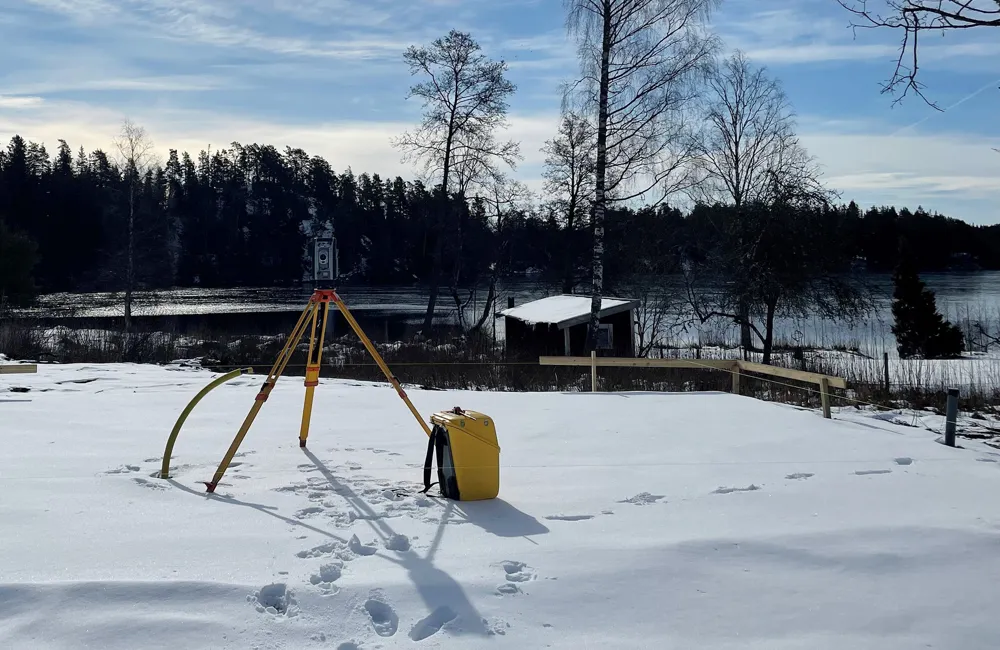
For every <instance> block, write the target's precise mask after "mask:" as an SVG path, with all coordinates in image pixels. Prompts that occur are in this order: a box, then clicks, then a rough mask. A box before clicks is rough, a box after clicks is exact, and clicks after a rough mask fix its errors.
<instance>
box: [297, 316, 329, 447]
mask: <svg viewBox="0 0 1000 650" xmlns="http://www.w3.org/2000/svg"><path fill="white" fill-rule="evenodd" d="M320 309H322V310H323V313H322V316H320V314H319V311H320ZM329 314H330V303H329V302H324V303H323V306H322V308H320V307H317V308H316V311H314V312H313V319H312V336H311V338H310V339H309V358H308V361H306V380H305V387H306V401H305V404H304V405H303V407H302V427H301V428H300V429H299V447H305V446H306V438H308V437H309V422H310V420H311V419H312V407H313V393H314V392H315V390H316V386H318V385H319V370H320V363H321V362H322V360H323V339H324V338H325V337H326V323H327V318H328V317H329ZM317 317H318V318H319V320H320V326H319V328H320V329H319V339H317V338H316V319H317Z"/></svg>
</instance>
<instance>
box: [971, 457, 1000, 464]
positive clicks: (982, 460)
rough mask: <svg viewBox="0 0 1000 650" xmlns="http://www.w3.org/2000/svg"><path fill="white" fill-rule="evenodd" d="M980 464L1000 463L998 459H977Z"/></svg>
mask: <svg viewBox="0 0 1000 650" xmlns="http://www.w3.org/2000/svg"><path fill="white" fill-rule="evenodd" d="M976 460H977V461H979V462H980V463H997V462H1000V461H998V460H997V459H996V458H977V459H976Z"/></svg>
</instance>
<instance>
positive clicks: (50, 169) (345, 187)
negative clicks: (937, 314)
mask: <svg viewBox="0 0 1000 650" xmlns="http://www.w3.org/2000/svg"><path fill="white" fill-rule="evenodd" d="M127 178H128V175H127V174H126V173H125V171H124V170H123V169H122V168H121V166H120V165H119V164H118V163H117V162H116V161H115V160H114V159H113V157H112V156H111V155H109V154H108V153H107V152H105V151H102V150H97V151H93V152H89V153H88V152H86V151H84V150H83V149H82V148H81V149H79V150H78V151H77V152H75V153H74V152H73V151H72V149H71V148H70V146H69V145H68V144H67V143H66V142H65V141H63V140H60V141H59V146H58V148H57V149H56V151H55V153H54V155H51V154H50V153H49V152H48V151H47V150H46V148H45V146H44V145H43V144H39V143H34V142H26V141H25V140H24V139H22V138H21V137H19V136H14V137H13V138H12V139H11V141H10V143H9V145H8V146H7V147H6V149H5V150H4V151H2V152H0V222H2V224H3V226H2V228H3V230H2V231H0V237H2V238H3V241H0V251H2V252H3V257H5V258H7V262H5V263H0V268H3V269H6V268H7V267H8V266H13V265H14V258H15V255H16V254H19V255H21V257H33V258H34V262H35V264H34V265H33V266H32V268H31V272H30V275H31V277H32V279H33V284H34V287H33V289H29V288H28V287H26V286H23V282H22V289H23V290H22V291H18V289H17V286H18V285H17V282H16V281H15V280H14V279H13V278H12V275H13V271H12V270H10V269H8V270H6V271H5V273H6V274H7V276H8V280H7V285H8V286H7V287H6V293H7V294H8V298H10V297H12V296H14V295H15V294H19V293H23V294H25V295H28V294H31V293H33V292H34V291H42V292H49V291H89V290H115V289H119V288H121V287H122V286H123V284H124V282H125V264H126V257H127V250H126V249H127V244H128V242H127V240H128V238H127V236H126V233H127V219H128V216H129V191H128V190H129V188H128V186H127V185H128V182H127ZM498 206H499V208H498ZM440 209H441V204H440V203H439V202H436V199H435V197H434V196H433V193H432V190H431V188H428V187H426V186H425V185H424V184H423V183H422V182H421V181H419V180H405V179H403V178H400V177H395V178H383V177H381V176H379V175H378V174H368V173H361V174H355V173H353V172H352V171H351V170H347V171H342V172H337V171H336V170H334V169H333V168H332V167H331V166H330V164H329V163H328V162H327V161H326V160H324V159H323V158H322V157H320V156H315V155H313V156H311V155H309V154H307V153H306V152H305V151H303V150H301V149H292V148H285V149H284V150H279V149H278V148H276V147H274V146H271V145H258V144H252V145H241V144H238V143H234V144H232V145H231V146H230V147H228V148H225V149H219V150H215V151H212V152H208V151H201V152H199V153H198V155H197V157H192V156H191V155H190V154H189V153H188V152H183V153H178V152H177V151H176V150H171V151H170V154H169V157H168V158H167V160H166V161H165V163H164V164H156V165H152V166H150V167H149V168H148V169H147V170H145V172H144V174H142V176H141V182H140V183H138V185H137V194H136V197H135V204H134V222H135V243H134V245H135V270H134V272H135V279H136V283H137V285H138V286H145V287H150V288H157V287H170V286H182V287H190V286H208V287H232V286H275V285H286V284H292V283H296V282H299V281H301V280H302V278H303V276H304V274H305V273H307V272H308V269H310V268H311V260H310V257H309V241H310V235H309V233H310V232H311V231H312V230H313V229H321V228H322V226H323V224H332V225H333V226H334V229H335V234H336V238H337V244H338V248H339V256H340V260H339V261H340V272H341V275H342V276H345V278H344V279H345V280H346V281H348V282H352V283H353V282H357V283H365V284H372V285H378V284H424V283H426V282H427V281H428V272H429V269H430V266H431V260H430V256H431V254H432V251H433V249H434V247H435V241H434V238H435V237H438V236H440V237H443V238H444V239H446V240H449V239H456V237H455V232H456V231H457V229H458V227H459V222H461V229H462V231H461V241H462V245H461V246H460V247H459V246H457V245H454V244H456V243H457V241H455V242H450V243H451V244H453V245H445V246H443V247H442V250H443V251H444V252H443V256H444V259H443V260H442V262H441V267H442V268H445V269H448V270H449V272H450V271H451V270H452V269H456V272H458V273H460V274H461V276H462V277H463V278H464V282H463V283H462V284H468V283H474V282H476V281H477V280H478V281H481V280H482V279H483V278H484V275H485V274H488V273H489V272H490V270H489V269H488V266H489V265H490V264H491V263H493V262H494V261H496V257H497V251H500V250H502V253H503V260H502V262H503V268H504V271H505V273H507V274H520V273H524V272H525V271H535V272H538V273H540V274H541V275H540V277H541V278H542V279H545V280H550V281H557V282H564V283H565V284H567V286H566V287H565V288H567V289H572V288H573V285H576V284H583V285H585V284H586V282H587V277H588V272H589V263H590V258H589V246H590V240H591V237H590V233H589V232H587V228H586V226H585V225H584V226H581V225H580V223H579V222H578V223H575V224H572V226H570V225H568V224H567V223H566V220H565V218H564V217H563V214H562V211H561V210H560V209H559V207H558V206H557V205H554V204H550V203H546V202H545V201H530V200H525V201H519V202H514V201H511V202H509V204H508V205H503V204H501V203H490V201H489V200H488V197H473V198H471V200H463V199H462V198H460V197H458V196H453V197H451V209H450V210H449V212H452V213H454V214H455V215H457V216H454V217H453V218H454V219H456V220H457V221H456V222H455V224H453V226H452V227H451V228H448V229H444V231H443V232H442V231H441V229H439V228H435V227H433V224H434V221H435V218H436V211H438V210H440ZM726 209H727V208H726V207H724V206H721V205H714V206H709V205H698V206H696V207H695V208H694V209H692V210H691V211H688V212H682V211H680V210H678V209H675V208H672V207H669V206H666V205H663V204H661V205H659V206H657V207H655V208H649V207H647V208H641V207H640V208H625V207H621V206H615V207H613V208H611V209H609V211H608V213H607V215H606V224H605V227H606V242H607V250H606V258H605V265H606V267H607V268H606V271H605V274H606V282H611V283H613V282H614V280H615V278H621V277H625V276H627V275H629V274H634V273H644V272H652V273H673V272H677V271H678V269H679V266H678V265H679V264H680V262H681V261H682V260H683V259H684V258H685V255H687V254H692V252H693V251H697V250H699V249H704V248H706V247H708V248H711V246H712V240H713V238H714V237H718V236H719V234H718V233H719V230H718V229H717V228H714V227H712V224H713V223H714V222H715V221H716V220H717V219H718V218H719V213H720V212H721V211H725V210H726ZM815 210H816V214H815V217H816V219H818V220H820V221H822V222H824V223H825V227H824V234H825V236H826V237H829V238H835V239H836V240H837V241H836V244H837V247H838V248H840V249H841V250H842V251H843V252H844V253H846V254H847V255H848V256H850V257H852V258H855V259H856V260H858V262H859V263H863V265H864V266H866V268H867V270H869V271H877V272H887V271H891V270H892V269H893V268H894V267H895V266H896V264H897V262H898V260H897V255H898V241H899V239H900V237H901V236H902V237H905V239H906V240H907V241H908V242H909V245H910V248H911V250H912V251H913V254H914V261H915V263H916V265H917V268H918V270H920V271H940V270H947V269H951V268H956V266H958V267H960V268H970V267H971V268H983V269H1000V226H975V225H971V224H968V223H965V222H963V221H961V220H959V219H955V218H950V217H946V216H944V215H941V214H936V213H928V212H926V211H924V210H923V209H922V208H919V207H918V208H916V209H915V210H912V211H911V210H910V209H908V208H905V207H904V208H896V207H891V206H887V207H872V208H870V209H867V210H864V211H862V210H860V209H859V208H858V206H857V205H856V204H855V203H854V202H853V201H852V202H850V203H848V204H843V203H841V204H835V205H831V206H823V207H820V208H815ZM498 216H499V217H500V218H499V220H498V218H497V217H498ZM581 221H583V223H584V224H586V220H581ZM498 224H499V226H500V230H499V231H498V228H497V226H498ZM449 231H451V232H449ZM15 237H17V241H20V242H23V243H24V244H25V245H27V247H28V248H30V251H31V252H30V253H29V252H25V251H24V246H22V247H21V248H16V247H14V244H13V242H14V240H15V239H14V238H15ZM446 243H449V242H446ZM831 243H832V242H831ZM17 251H21V252H20V253H17ZM21 266H23V264H22V265H21ZM567 269H569V271H567ZM567 278H569V279H568V280H567ZM583 288H584V289H585V288H586V287H585V286H584V287H583Z"/></svg>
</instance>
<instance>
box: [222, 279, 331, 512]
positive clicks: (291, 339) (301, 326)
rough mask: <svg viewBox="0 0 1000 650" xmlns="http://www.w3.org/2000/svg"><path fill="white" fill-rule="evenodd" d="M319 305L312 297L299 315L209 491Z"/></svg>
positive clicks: (248, 428)
mask: <svg viewBox="0 0 1000 650" xmlns="http://www.w3.org/2000/svg"><path fill="white" fill-rule="evenodd" d="M317 306H318V303H316V302H315V301H313V300H311V299H310V301H309V304H308V305H306V308H305V309H304V310H303V311H302V315H301V316H299V321H298V322H297V323H296V324H295V328H294V329H293V330H292V333H291V334H290V335H289V336H288V340H287V341H286V342H285V347H284V348H282V349H281V352H280V353H279V354H278V358H277V360H276V361H275V362H274V366H272V367H271V371H270V372H269V373H268V375H267V379H266V380H264V385H263V386H261V388H260V392H259V393H257V397H256V398H255V399H254V403H253V406H251V407H250V412H249V413H247V416H246V419H244V420H243V424H242V426H240V430H239V432H237V434H236V438H234V439H233V443H232V444H231V445H229V450H228V451H227V452H226V456H225V458H223V459H222V462H221V463H219V468H218V469H217V470H215V476H213V477H212V482H211V483H205V487H206V488H208V492H215V488H216V487H217V486H218V485H219V481H221V480H222V476H223V475H224V474H225V473H226V470H227V469H228V468H229V463H231V462H233V458H234V457H235V456H236V451H237V450H238V449H239V448H240V444H242V442H243V438H245V437H246V435H247V431H249V430H250V425H251V424H253V421H254V418H256V417H257V413H258V412H259V411H260V409H261V407H262V406H264V402H266V401H267V398H268V396H269V395H270V394H271V390H272V389H273V388H274V385H275V384H276V383H277V382H278V377H280V376H281V373H283V372H284V371H285V366H287V365H288V361H289V359H291V357H292V353H294V352H295V345H296V344H297V343H298V341H299V339H300V338H302V334H303V333H304V332H305V329H306V324H307V323H308V322H309V317H310V316H313V315H314V314H315V311H316V308H317Z"/></svg>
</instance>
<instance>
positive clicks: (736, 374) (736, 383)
mask: <svg viewBox="0 0 1000 650" xmlns="http://www.w3.org/2000/svg"><path fill="white" fill-rule="evenodd" d="M739 394H740V364H739V363H736V364H733V395H739Z"/></svg>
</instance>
